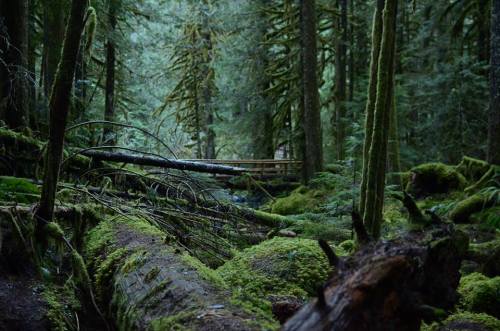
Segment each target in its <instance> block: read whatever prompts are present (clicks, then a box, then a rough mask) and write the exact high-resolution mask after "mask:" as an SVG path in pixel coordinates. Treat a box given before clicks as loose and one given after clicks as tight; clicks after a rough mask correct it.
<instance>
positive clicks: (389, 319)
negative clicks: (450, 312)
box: [283, 0, 468, 331]
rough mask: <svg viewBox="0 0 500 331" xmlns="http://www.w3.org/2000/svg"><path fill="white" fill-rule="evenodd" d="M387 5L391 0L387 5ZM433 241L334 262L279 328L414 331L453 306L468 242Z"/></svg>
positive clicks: (387, 245)
mask: <svg viewBox="0 0 500 331" xmlns="http://www.w3.org/2000/svg"><path fill="white" fill-rule="evenodd" d="M388 1H390V0H388ZM432 233H434V234H435V235H436V237H435V238H433V239H430V238H431V236H429V237H427V239H426V237H425V235H423V234H421V233H420V234H417V233H414V234H410V235H409V236H407V237H405V238H401V239H399V240H394V241H390V242H380V243H377V244H369V245H367V246H366V247H364V248H363V249H362V250H361V251H359V252H358V253H356V254H355V255H354V256H352V257H349V258H348V259H347V260H341V261H340V262H339V263H337V266H336V271H335V275H334V276H333V278H332V279H330V280H329V281H328V282H327V284H326V285H325V287H324V288H323V289H321V290H320V291H319V293H318V294H319V296H318V299H315V300H313V301H312V302H311V303H309V304H308V305H306V306H304V307H303V308H302V309H301V310H300V311H299V312H298V313H297V314H296V315H294V316H293V317H292V318H291V319H290V320H289V321H288V322H287V323H286V324H285V325H284V327H283V330H285V331H292V330H293V331H299V330H300V331H302V330H304V331H306V330H307V331H315V330H318V331H320V330H321V331H322V330H334V331H348V330H371V331H382V330H401V331H418V330H419V329H420V324H421V321H422V319H426V320H432V319H433V318H435V317H437V316H435V315H437V314H438V313H439V312H440V311H441V312H442V311H443V310H447V309H451V308H452V307H453V305H454V304H455V303H456V301H457V298H458V296H457V293H456V288H457V286H458V283H459V280H460V272H459V269H460V264H461V261H462V258H463V257H464V256H465V254H466V252H467V246H468V239H467V237H466V236H465V235H464V234H463V233H461V232H457V231H454V230H449V229H447V228H446V226H443V227H442V228H441V229H439V230H436V231H433V232H432Z"/></svg>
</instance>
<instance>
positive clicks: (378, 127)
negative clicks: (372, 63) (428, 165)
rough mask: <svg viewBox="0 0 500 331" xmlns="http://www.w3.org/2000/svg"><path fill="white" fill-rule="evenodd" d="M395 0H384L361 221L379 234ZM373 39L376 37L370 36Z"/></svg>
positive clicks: (392, 68)
mask: <svg viewBox="0 0 500 331" xmlns="http://www.w3.org/2000/svg"><path fill="white" fill-rule="evenodd" d="M396 15H397V0H386V1H385V6H384V11H383V15H382V21H383V25H382V35H381V39H380V40H381V41H380V53H379V58H378V73H377V89H376V99H375V107H374V110H373V126H372V130H371V131H372V132H371V133H372V138H371V144H370V147H369V150H368V155H367V160H365V161H364V162H366V161H367V162H368V163H367V172H366V174H365V176H366V178H365V181H366V188H365V190H366V192H365V193H364V194H365V196H364V203H365V205H364V210H363V221H364V223H365V226H366V228H367V230H368V232H369V233H370V234H371V235H372V236H373V237H375V238H378V237H379V236H380V225H381V222H382V209H383V200H384V189H385V172H386V163H387V147H388V140H389V129H390V128H389V126H390V117H391V108H392V103H393V93H394V91H393V90H394V53H395V28H396V25H395V22H396ZM374 39H376V38H374Z"/></svg>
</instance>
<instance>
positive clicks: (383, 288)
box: [284, 226, 468, 331]
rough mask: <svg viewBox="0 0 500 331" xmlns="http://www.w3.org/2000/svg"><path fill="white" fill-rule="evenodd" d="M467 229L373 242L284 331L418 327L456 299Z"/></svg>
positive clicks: (440, 229) (403, 328)
mask: <svg viewBox="0 0 500 331" xmlns="http://www.w3.org/2000/svg"><path fill="white" fill-rule="evenodd" d="M467 243H468V240H467V237H466V236H465V234H463V233H462V232H459V231H454V230H453V229H450V228H447V227H446V226H443V227H440V228H437V229H435V230H433V231H431V232H427V233H412V234H410V235H408V236H407V237H405V238H401V239H399V240H395V241H390V242H379V243H376V244H370V245H367V246H366V247H364V248H363V249H362V250H360V251H359V252H358V253H356V254H355V255H354V256H352V257H350V258H348V259H347V260H346V261H344V262H343V263H341V264H340V265H341V266H342V265H344V267H343V268H342V267H340V270H341V272H339V273H337V274H336V275H335V276H334V277H333V278H332V279H330V280H329V281H328V283H327V284H326V286H325V288H324V291H320V292H319V297H318V299H315V300H314V301H312V302H311V303H310V304H308V305H307V306H305V307H303V308H302V309H301V310H300V311H299V312H298V313H297V314H296V315H295V316H293V317H292V319H290V320H289V321H288V322H287V323H286V324H285V326H284V330H287V331H289V330H308V331H311V330H373V331H377V330H412V331H413V330H414V331H417V330H419V329H420V324H421V321H422V319H424V318H432V317H436V315H440V314H442V313H444V310H446V309H450V308H451V307H453V305H454V304H455V303H456V301H457V294H456V291H455V290H456V288H457V286H458V283H459V279H460V273H459V268H460V263H461V260H462V256H463V255H464V254H465V252H466V250H467Z"/></svg>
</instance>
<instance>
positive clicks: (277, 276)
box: [217, 237, 330, 319]
mask: <svg viewBox="0 0 500 331" xmlns="http://www.w3.org/2000/svg"><path fill="white" fill-rule="evenodd" d="M329 270H330V267H329V265H328V261H327V259H326V257H325V256H324V253H323V252H322V251H321V249H320V247H319V245H318V244H317V242H316V241H313V240H309V239H290V238H279V237H276V238H273V239H271V240H268V241H265V242H263V243H261V244H259V245H256V246H253V247H251V248H248V249H246V250H244V251H242V252H241V253H238V254H237V255H236V256H235V257H234V258H233V259H232V260H230V261H228V262H226V263H225V264H224V265H223V266H221V267H220V268H218V269H217V272H218V273H219V274H220V275H221V277H222V278H223V279H224V280H225V281H226V283H227V284H228V286H229V287H230V288H231V289H232V290H233V302H234V303H235V304H237V305H239V306H242V307H244V308H245V309H247V310H250V311H252V312H253V313H257V314H259V313H260V314H262V315H264V316H267V317H268V319H270V317H271V316H272V314H271V303H270V302H269V301H268V300H267V298H268V297H269V296H270V295H293V296H296V297H300V298H307V297H309V296H311V295H314V293H315V290H316V288H317V286H318V285H319V284H321V283H323V282H324V281H325V280H326V278H327V276H328V273H329Z"/></svg>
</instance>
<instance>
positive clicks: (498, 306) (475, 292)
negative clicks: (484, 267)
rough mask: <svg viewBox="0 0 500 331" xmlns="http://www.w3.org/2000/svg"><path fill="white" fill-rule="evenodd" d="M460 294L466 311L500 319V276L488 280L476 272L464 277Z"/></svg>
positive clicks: (461, 302)
mask: <svg viewBox="0 0 500 331" xmlns="http://www.w3.org/2000/svg"><path fill="white" fill-rule="evenodd" d="M458 293H459V294H460V296H461V301H460V304H461V305H462V307H463V308H464V309H465V310H468V311H472V312H476V313H487V314H489V315H491V316H494V317H496V318H499V317H500V276H498V277H494V278H488V277H487V276H485V275H483V274H480V273H477V272H475V273H472V274H470V275H467V276H465V277H462V279H461V280H460V285H459V286H458Z"/></svg>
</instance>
